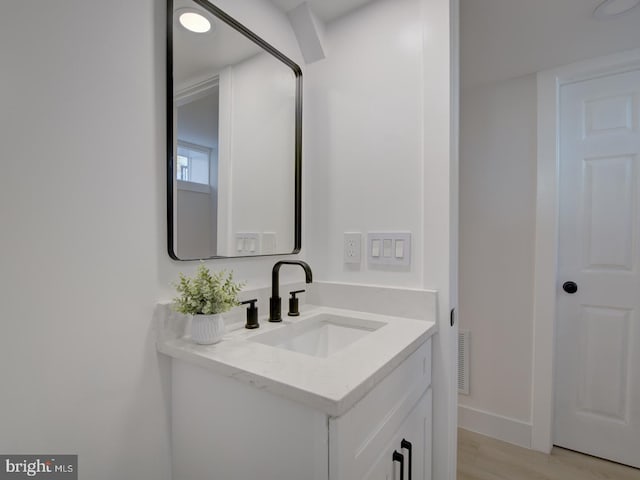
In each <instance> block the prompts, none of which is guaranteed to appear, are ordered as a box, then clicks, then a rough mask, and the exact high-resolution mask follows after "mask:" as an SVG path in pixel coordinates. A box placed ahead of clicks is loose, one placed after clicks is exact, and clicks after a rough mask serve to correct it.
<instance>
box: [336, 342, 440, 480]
mask: <svg viewBox="0 0 640 480" xmlns="http://www.w3.org/2000/svg"><path fill="white" fill-rule="evenodd" d="M430 384H431V341H430V340H427V342H426V343H424V344H423V345H422V346H421V347H420V348H419V349H418V350H416V351H415V352H414V353H413V354H412V355H411V356H409V358H407V359H406V360H405V361H404V362H403V363H401V364H400V365H399V366H398V367H397V368H396V369H395V370H394V371H393V372H391V373H390V374H389V375H388V376H387V377H386V378H384V379H383V380H382V381H381V382H380V383H379V384H378V385H377V386H376V387H375V388H374V389H373V390H371V391H370V392H369V393H368V394H367V396H365V397H364V398H363V399H362V400H361V401H360V402H358V403H357V404H356V405H355V406H354V407H353V408H352V409H350V410H349V411H347V412H346V413H345V414H344V415H341V416H340V417H335V418H330V419H329V469H330V472H329V473H330V474H329V478H330V479H331V480H343V479H344V480H347V479H348V480H351V479H367V480H369V479H371V480H374V479H375V480H378V479H382V480H386V479H389V480H400V479H401V478H402V479H404V480H408V479H409V478H411V479H412V480H414V479H415V480H430V479H431V387H430ZM403 440H405V443H404V445H406V446H407V447H408V448H402V446H403V442H402V441H403ZM409 449H410V450H411V460H409ZM394 451H397V452H398V453H399V454H400V455H402V456H403V464H404V465H403V467H404V468H403V473H404V475H403V476H401V475H400V474H401V469H400V463H399V462H397V461H396V462H394V460H393V452H394ZM409 471H411V475H409Z"/></svg>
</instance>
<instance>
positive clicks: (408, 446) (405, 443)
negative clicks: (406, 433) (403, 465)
mask: <svg viewBox="0 0 640 480" xmlns="http://www.w3.org/2000/svg"><path fill="white" fill-rule="evenodd" d="M400 447H401V448H404V449H406V450H407V451H408V452H409V468H408V469H407V470H408V472H409V475H408V477H409V480H411V470H413V467H412V465H411V456H412V455H411V442H410V441H408V440H405V439H404V438H403V439H402V441H401V442H400Z"/></svg>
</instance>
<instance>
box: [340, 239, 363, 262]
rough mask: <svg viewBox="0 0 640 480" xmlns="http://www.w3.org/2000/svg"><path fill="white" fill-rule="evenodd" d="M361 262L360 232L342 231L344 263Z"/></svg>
mask: <svg viewBox="0 0 640 480" xmlns="http://www.w3.org/2000/svg"><path fill="white" fill-rule="evenodd" d="M361 262H362V234H361V233H359V232H345V233H344V263H348V264H358V265H359V264H360V263H361Z"/></svg>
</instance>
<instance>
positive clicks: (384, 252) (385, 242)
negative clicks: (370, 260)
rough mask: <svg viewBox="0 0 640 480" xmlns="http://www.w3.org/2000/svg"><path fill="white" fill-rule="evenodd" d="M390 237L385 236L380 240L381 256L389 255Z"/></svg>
mask: <svg viewBox="0 0 640 480" xmlns="http://www.w3.org/2000/svg"><path fill="white" fill-rule="evenodd" d="M391 243H392V242H391V239H390V238H385V239H384V240H382V256H383V257H390V256H391Z"/></svg>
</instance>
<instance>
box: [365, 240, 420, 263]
mask: <svg viewBox="0 0 640 480" xmlns="http://www.w3.org/2000/svg"><path fill="white" fill-rule="evenodd" d="M367 247H368V252H367V265H369V266H372V267H373V268H380V267H379V266H398V267H408V266H410V265H411V232H369V233H367Z"/></svg>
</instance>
